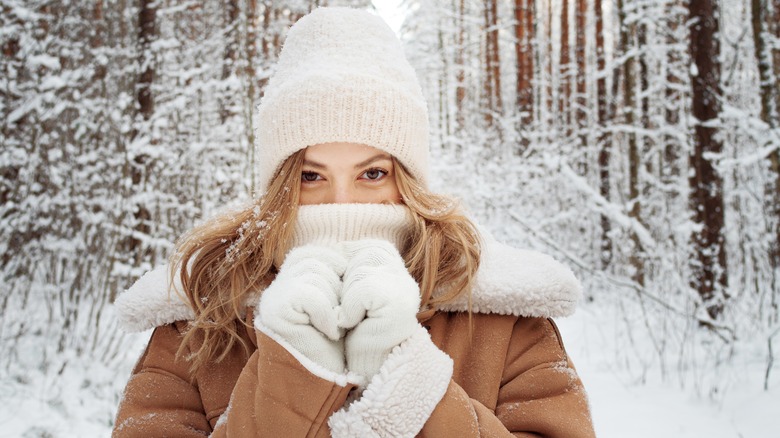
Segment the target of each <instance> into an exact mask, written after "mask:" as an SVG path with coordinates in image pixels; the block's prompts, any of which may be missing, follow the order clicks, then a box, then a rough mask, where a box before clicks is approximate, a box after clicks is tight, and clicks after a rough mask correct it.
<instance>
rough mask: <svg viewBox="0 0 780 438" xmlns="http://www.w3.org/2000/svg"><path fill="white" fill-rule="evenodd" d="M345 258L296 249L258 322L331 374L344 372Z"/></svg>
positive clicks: (261, 307) (320, 250) (314, 249)
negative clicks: (341, 312) (341, 310)
mask: <svg viewBox="0 0 780 438" xmlns="http://www.w3.org/2000/svg"><path fill="white" fill-rule="evenodd" d="M345 269H346V259H345V258H344V257H343V255H342V254H341V253H340V252H338V251H336V250H334V249H331V248H326V247H320V246H314V245H306V246H302V247H299V248H296V249H293V250H292V251H291V252H290V253H289V254H288V255H287V257H286V259H285V261H284V264H283V265H282V266H281V268H280V269H279V273H278V274H277V276H276V278H275V279H274V281H273V282H272V283H271V285H270V286H268V288H267V289H266V290H265V291H263V294H262V296H261V297H260V303H259V304H258V311H257V315H258V318H259V322H260V323H261V324H262V325H264V326H265V327H267V328H268V329H270V330H271V331H273V332H274V333H276V334H278V335H279V336H280V337H281V338H282V339H284V340H285V341H287V342H288V343H289V344H290V345H291V346H292V347H293V348H295V349H296V350H298V351H299V352H300V353H302V354H303V355H304V356H306V357H307V358H309V359H311V360H312V361H314V362H315V363H317V364H320V365H322V366H323V367H325V368H326V369H328V370H331V371H334V372H336V373H342V372H344V347H343V339H342V337H343V334H344V332H343V330H342V329H341V328H339V326H338V305H339V293H340V291H341V289H342V282H341V276H342V275H343V274H344V270H345Z"/></svg>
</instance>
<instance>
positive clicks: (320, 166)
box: [303, 154, 390, 169]
mask: <svg viewBox="0 0 780 438" xmlns="http://www.w3.org/2000/svg"><path fill="white" fill-rule="evenodd" d="M389 159H390V155H388V154H376V155H374V156H373V157H370V158H368V159H366V160H363V161H361V162H360V163H357V164H355V169H357V168H359V167H364V166H368V165H369V164H371V163H373V162H375V161H379V160H389ZM303 165H304V166H309V167H314V168H316V169H326V168H327V166H325V165H324V164H321V163H318V162H316V161H312V160H303Z"/></svg>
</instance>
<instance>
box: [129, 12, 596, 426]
mask: <svg viewBox="0 0 780 438" xmlns="http://www.w3.org/2000/svg"><path fill="white" fill-rule="evenodd" d="M258 113H259V122H258V136H257V137H258V140H257V148H258V151H257V152H258V154H257V155H258V157H260V158H259V160H258V163H257V166H258V173H259V175H260V185H261V193H264V194H263V196H261V197H259V199H257V200H256V201H255V202H254V203H253V204H252V205H249V206H247V207H246V208H245V209H243V210H241V211H239V212H235V213H230V214H224V215H221V216H218V217H216V218H215V219H213V220H212V221H210V222H208V223H207V224H205V225H202V226H200V227H197V228H195V229H194V230H193V231H191V232H190V233H189V234H188V235H186V236H185V237H184V238H183V239H182V240H181V241H180V242H179V244H178V247H177V250H176V252H175V254H174V256H173V257H172V263H171V264H170V266H173V267H174V268H172V269H170V270H169V269H168V268H165V267H163V268H159V269H157V270H155V271H152V272H150V273H148V274H146V275H145V276H144V277H142V278H141V279H140V280H139V281H138V282H137V283H136V284H135V285H133V287H132V288H130V289H129V290H128V291H126V292H125V293H124V294H123V295H122V296H121V297H120V298H119V299H118V300H117V308H118V314H119V317H120V321H121V323H122V324H123V325H124V327H125V328H126V329H128V330H131V331H140V330H145V329H148V328H152V327H156V328H155V330H154V332H153V334H152V338H151V340H150V342H149V345H148V347H147V350H146V352H145V353H144V354H143V356H142V357H141V359H140V360H139V362H138V364H137V365H136V368H135V370H134V371H133V375H132V377H131V378H130V381H129V382H128V385H127V388H126V391H125V394H124V398H123V400H122V402H121V404H120V406H119V412H118V414H117V421H116V426H115V429H114V436H117V437H126V436H128V437H129V436H144V437H148V436H202V435H209V434H211V435H213V436H258V435H261V436H274V437H276V436H337V437H347V436H360V437H362V436H393V437H401V436H403V437H411V436H416V435H419V436H447V437H449V436H483V435H488V436H513V435H514V436H546V437H568V438H571V437H592V436H594V433H593V428H592V426H591V421H590V415H589V411H588V405H587V401H586V397H585V392H584V389H583V387H582V384H581V382H580V380H579V378H578V377H577V374H576V372H575V371H574V368H573V366H572V365H571V363H570V361H569V359H568V357H567V355H566V353H565V351H564V349H563V345H562V343H561V340H560V335H559V333H558V331H557V329H556V328H555V325H554V323H553V322H552V320H550V319H549V318H551V317H555V316H562V315H565V314H568V313H570V312H571V311H573V307H574V304H575V302H576V300H577V298H578V296H579V285H578V283H577V281H576V280H575V279H574V277H573V275H572V274H571V272H570V271H569V270H568V269H567V268H565V267H563V266H562V265H560V264H558V263H557V262H555V261H553V260H552V259H551V258H549V257H547V256H544V255H541V254H538V253H532V252H527V251H519V250H515V249H512V248H508V247H506V246H502V245H500V244H498V243H496V242H495V241H493V240H492V239H490V237H489V236H488V235H486V234H484V233H481V232H479V231H478V230H477V229H476V228H475V226H474V225H473V224H472V223H471V222H470V221H469V220H468V219H467V218H465V217H464V216H463V215H462V214H461V212H460V210H459V208H458V207H457V206H456V205H455V204H454V203H453V202H451V201H450V200H449V199H448V198H446V197H443V196H441V195H437V194H433V193H431V192H430V191H429V190H427V180H428V173H427V160H428V126H427V111H426V105H425V101H424V99H423V97H422V93H421V91H420V88H419V86H418V84H417V81H416V77H415V73H414V71H413V70H412V68H411V66H410V65H409V64H408V62H407V61H406V60H405V58H404V57H403V53H402V50H401V47H400V43H399V42H398V40H397V39H396V37H395V35H394V34H393V32H392V31H391V30H390V29H389V27H388V26H387V25H386V24H385V23H384V22H383V21H382V20H381V19H379V18H377V17H374V16H373V15H370V14H368V13H366V12H363V11H358V10H352V9H345V8H320V9H317V10H315V11H314V12H312V13H311V14H309V15H308V16H306V17H304V18H302V19H301V20H299V21H298V22H297V23H296V24H295V25H294V26H293V27H292V28H291V29H290V31H289V33H288V36H287V39H286V42H285V45H284V48H283V50H282V53H281V55H280V59H279V63H278V67H277V70H276V73H275V74H274V76H273V78H272V79H271V81H270V82H269V84H268V87H267V89H266V92H265V95H264V97H263V99H262V101H261V104H260V107H259V109H258Z"/></svg>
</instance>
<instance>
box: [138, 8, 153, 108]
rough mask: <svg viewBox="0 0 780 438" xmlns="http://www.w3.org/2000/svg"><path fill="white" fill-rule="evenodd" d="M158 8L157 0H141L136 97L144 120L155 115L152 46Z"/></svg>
mask: <svg viewBox="0 0 780 438" xmlns="http://www.w3.org/2000/svg"><path fill="white" fill-rule="evenodd" d="M156 6H157V2H156V1H155V0H141V7H140V11H139V13H138V41H139V42H140V46H141V53H140V62H141V75H140V76H139V78H138V86H137V87H136V89H137V90H138V91H137V96H136V97H137V99H138V106H139V113H140V114H141V116H142V117H143V119H144V120H149V119H151V118H152V114H153V113H154V97H153V95H152V83H153V82H154V63H153V54H152V48H151V45H152V42H153V41H154V40H155V39H156V37H157V28H156V16H157V9H156Z"/></svg>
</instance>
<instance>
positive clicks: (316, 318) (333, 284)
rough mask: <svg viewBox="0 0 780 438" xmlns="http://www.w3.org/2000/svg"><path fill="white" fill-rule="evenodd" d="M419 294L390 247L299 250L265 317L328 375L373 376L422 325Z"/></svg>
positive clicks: (268, 294)
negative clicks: (349, 373)
mask: <svg viewBox="0 0 780 438" xmlns="http://www.w3.org/2000/svg"><path fill="white" fill-rule="evenodd" d="M419 306H420V291H419V287H418V285H417V283H416V282H415V280H414V278H412V276H411V275H410V274H409V271H408V270H407V269H406V266H405V264H404V261H403V258H401V255H400V254H399V253H398V251H397V250H396V249H395V247H393V245H391V244H390V243H389V242H386V241H382V240H361V241H352V242H344V243H340V244H339V245H337V246H335V247H323V246H315V245H306V246H302V247H299V248H296V249H294V250H292V251H291V252H290V253H289V254H288V255H287V257H286V259H285V261H284V263H283V264H282V266H281V268H280V269H279V273H278V274H277V277H276V279H275V280H274V281H273V282H272V283H271V285H270V286H269V287H268V288H267V289H266V290H265V291H264V292H263V295H262V297H261V299H260V304H259V306H258V317H259V318H260V320H261V322H262V323H263V324H264V325H265V326H266V327H268V328H269V329H270V330H272V331H273V332H275V333H276V334H278V335H279V336H281V337H282V338H283V339H284V340H285V341H287V342H288V343H289V344H290V345H291V346H292V347H293V348H295V349H296V350H298V351H299V352H300V353H302V354H303V355H304V356H306V357H307V358H309V359H310V360H312V361H314V362H315V363H317V364H319V365H321V366H323V367H325V368H326V369H328V370H330V371H333V372H336V373H343V372H344V370H345V368H346V369H347V370H349V371H352V372H354V373H357V374H360V375H362V376H364V377H366V378H369V379H370V378H371V377H372V376H373V375H374V374H376V373H377V372H378V370H379V368H380V367H381V366H382V363H383V362H384V361H385V359H386V358H387V356H388V355H389V354H390V351H391V350H392V349H393V348H394V347H395V346H397V345H399V344H400V343H402V342H403V341H405V340H406V339H408V338H409V337H410V336H411V335H412V333H413V332H414V330H415V328H416V327H417V326H418V322H417V312H418V310H419Z"/></svg>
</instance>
